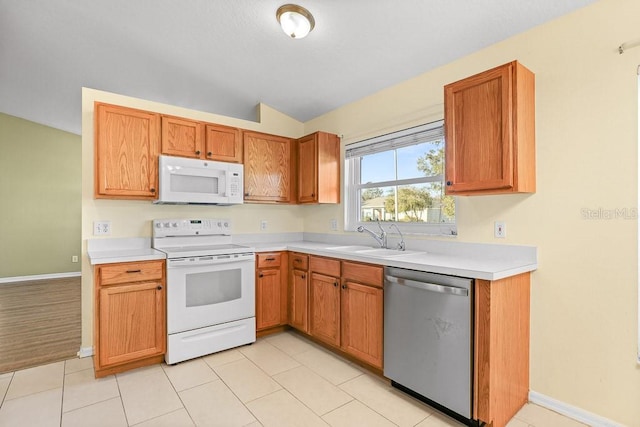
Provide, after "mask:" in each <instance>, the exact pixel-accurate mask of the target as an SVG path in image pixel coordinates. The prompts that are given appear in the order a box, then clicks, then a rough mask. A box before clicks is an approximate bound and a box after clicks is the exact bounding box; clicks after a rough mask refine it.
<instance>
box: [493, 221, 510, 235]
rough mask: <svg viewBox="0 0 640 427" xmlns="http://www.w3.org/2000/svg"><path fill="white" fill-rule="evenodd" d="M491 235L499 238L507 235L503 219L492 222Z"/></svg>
mask: <svg viewBox="0 0 640 427" xmlns="http://www.w3.org/2000/svg"><path fill="white" fill-rule="evenodd" d="M493 236H494V237H498V238H500V239H502V238H505V237H507V224H506V223H505V222H504V221H496V222H494V223H493Z"/></svg>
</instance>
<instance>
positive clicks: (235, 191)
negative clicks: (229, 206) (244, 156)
mask: <svg viewBox="0 0 640 427" xmlns="http://www.w3.org/2000/svg"><path fill="white" fill-rule="evenodd" d="M237 196H241V197H242V174H240V173H237V172H231V173H229V197H237Z"/></svg>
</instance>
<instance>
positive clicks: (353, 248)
mask: <svg viewBox="0 0 640 427" xmlns="http://www.w3.org/2000/svg"><path fill="white" fill-rule="evenodd" d="M327 250H330V251H336V252H359V251H364V250H373V249H372V248H371V246H358V245H351V246H332V247H330V248H327Z"/></svg>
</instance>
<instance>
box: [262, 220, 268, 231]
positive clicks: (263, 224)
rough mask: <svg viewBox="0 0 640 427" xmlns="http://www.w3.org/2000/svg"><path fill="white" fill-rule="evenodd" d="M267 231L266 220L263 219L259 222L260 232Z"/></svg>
mask: <svg viewBox="0 0 640 427" xmlns="http://www.w3.org/2000/svg"><path fill="white" fill-rule="evenodd" d="M266 229H267V220H265V219H263V220H262V221H260V230H262V231H264V230H266Z"/></svg>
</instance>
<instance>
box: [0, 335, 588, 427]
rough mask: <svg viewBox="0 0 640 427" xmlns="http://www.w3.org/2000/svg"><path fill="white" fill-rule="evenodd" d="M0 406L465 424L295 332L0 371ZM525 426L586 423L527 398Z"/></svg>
mask: <svg viewBox="0 0 640 427" xmlns="http://www.w3.org/2000/svg"><path fill="white" fill-rule="evenodd" d="M0 402H1V406H0V427H5V426H6V427H9V426H11V427H13V426H20V427H29V426H34V427H35V426H37V427H47V426H64V427H73V426H82V427H91V426H108V427H119V426H134V425H135V426H140V427H152V426H155V427H161V426H167V427H181V426H225V427H227V426H251V427H258V426H277V427H286V426H304V427H307V426H334V427H349V426H367V427H375V426H381V427H382V426H417V427H447V426H461V425H462V424H460V423H458V422H456V421H454V420H452V419H450V418H448V417H446V416H444V415H442V414H440V413H438V412H436V411H434V410H433V409H431V408H430V407H429V406H427V405H425V404H423V403H421V402H419V401H417V400H415V399H413V398H411V397H409V396H407V395H405V394H404V393H402V392H400V391H398V390H396V389H394V388H392V387H391V386H389V385H388V383H386V382H385V381H383V380H381V379H380V378H378V377H376V376H374V375H371V374H369V373H367V372H366V371H363V370H361V369H360V368H358V367H357V366H356V365H353V364H351V363H349V362H347V361H345V360H344V359H341V358H340V357H338V356H336V355H334V354H332V353H330V352H328V351H326V350H325V349H323V348H321V347H319V346H316V345H315V344H312V343H310V342H309V341H307V340H305V339H304V338H301V337H300V336H298V335H296V334H295V333H291V332H283V333H280V334H277V335H271V336H268V337H265V338H261V339H259V340H258V341H257V342H256V343H255V344H253V345H251V346H245V347H240V348H237V349H232V350H228V351H225V352H221V353H217V354H213V355H210V356H205V357H201V358H198V359H195V360H191V361H187V362H183V363H180V364H177V365H174V366H167V365H165V364H161V365H160V364H158V365H153V366H149V367H145V368H140V369H136V370H133V371H129V372H125V373H122V374H117V375H111V376H108V377H106V378H101V379H95V378H94V375H93V362H92V359H91V358H84V359H71V360H67V361H65V362H58V363H52V364H49V365H45V366H39V367H36V368H31V369H25V370H23V371H17V372H12V373H8V374H2V375H0ZM528 426H535V427H550V426H551V427H555V426H558V427H578V426H583V424H580V423H578V422H576V421H573V420H571V419H569V418H566V417H563V416H561V415H558V414H555V413H554V412H551V411H548V410H546V409H544V408H541V407H539V406H536V405H532V404H528V405H526V406H525V407H524V408H523V409H522V410H521V411H520V412H519V413H518V414H517V415H516V417H515V418H514V419H513V420H512V421H511V422H510V423H509V427H528Z"/></svg>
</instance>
